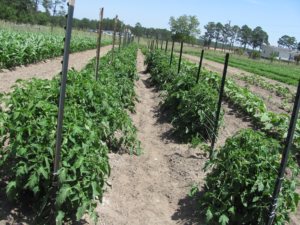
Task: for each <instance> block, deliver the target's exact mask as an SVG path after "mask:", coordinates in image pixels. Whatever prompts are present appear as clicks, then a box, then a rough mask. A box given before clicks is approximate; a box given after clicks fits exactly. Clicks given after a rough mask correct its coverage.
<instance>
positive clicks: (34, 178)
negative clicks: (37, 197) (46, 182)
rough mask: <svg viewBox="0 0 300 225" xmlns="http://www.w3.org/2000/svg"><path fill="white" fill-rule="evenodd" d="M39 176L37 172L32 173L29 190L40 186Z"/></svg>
mask: <svg viewBox="0 0 300 225" xmlns="http://www.w3.org/2000/svg"><path fill="white" fill-rule="evenodd" d="M38 181H39V179H38V176H37V172H35V171H34V172H32V173H31V175H30V177H29V181H28V183H27V184H28V185H29V188H30V189H31V190H32V189H33V188H34V187H35V186H36V185H37V184H38Z"/></svg>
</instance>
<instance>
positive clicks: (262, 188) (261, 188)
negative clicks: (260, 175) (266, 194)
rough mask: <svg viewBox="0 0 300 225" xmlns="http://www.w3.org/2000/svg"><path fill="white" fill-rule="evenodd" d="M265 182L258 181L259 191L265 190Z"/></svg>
mask: <svg viewBox="0 0 300 225" xmlns="http://www.w3.org/2000/svg"><path fill="white" fill-rule="evenodd" d="M264 187H265V186H264V184H263V183H262V181H259V182H258V191H263V190H264Z"/></svg>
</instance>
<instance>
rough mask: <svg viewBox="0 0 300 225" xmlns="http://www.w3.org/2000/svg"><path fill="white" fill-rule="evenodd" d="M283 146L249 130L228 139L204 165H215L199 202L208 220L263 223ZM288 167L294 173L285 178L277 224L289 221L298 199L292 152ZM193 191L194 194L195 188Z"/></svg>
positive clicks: (207, 177)
mask: <svg viewBox="0 0 300 225" xmlns="http://www.w3.org/2000/svg"><path fill="white" fill-rule="evenodd" d="M280 148H281V146H280V144H279V142H278V141H277V140H274V139H267V138H266V137H265V135H264V134H263V133H257V132H255V131H253V130H250V129H249V130H241V131H239V132H237V133H236V134H235V135H234V136H233V137H231V138H227V140H226V145H225V146H223V147H221V148H220V149H218V150H216V151H215V152H214V154H213V159H212V160H211V161H207V162H206V164H205V166H204V170H205V171H208V170H209V169H210V168H211V167H213V168H212V170H211V172H209V173H208V174H207V175H206V178H205V181H206V183H205V185H204V190H205V194H204V196H203V197H202V198H201V199H200V201H199V203H198V207H199V209H200V210H201V213H203V214H205V215H206V219H207V221H209V222H211V223H212V224H224V225H225V224H263V221H264V220H265V219H266V218H267V215H268V207H269V204H270V202H271V197H270V196H272V193H273V189H274V186H275V182H276V179H277V172H276V171H275V170H274V168H275V169H276V170H278V169H279V166H280V158H281V157H280V155H279V152H278V149H280ZM271 166H273V167H274V168H272V167H271ZM288 167H289V168H290V169H291V171H292V172H293V175H292V178H291V180H289V179H287V178H286V179H284V180H283V185H282V187H283V189H282V190H281V192H280V195H279V198H278V201H277V206H276V208H277V210H276V218H275V220H274V223H275V224H284V221H288V222H289V213H290V211H294V212H295V211H296V206H297V205H298V201H299V195H298V194H297V193H296V192H295V190H296V186H297V185H299V182H298V181H296V180H295V179H296V177H297V176H298V173H299V169H298V168H297V166H296V163H295V162H294V161H293V160H292V157H291V155H290V156H289V159H288ZM192 191H193V193H195V187H194V188H192ZM193 193H191V194H193Z"/></svg>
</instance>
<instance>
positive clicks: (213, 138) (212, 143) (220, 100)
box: [209, 53, 229, 159]
mask: <svg viewBox="0 0 300 225" xmlns="http://www.w3.org/2000/svg"><path fill="white" fill-rule="evenodd" d="M228 59H229V53H226V59H225V65H224V71H223V78H222V83H221V89H220V97H219V103H218V109H217V115H216V121H215V127H214V134H216V135H217V130H218V122H219V117H220V110H221V105H222V97H223V92H224V86H225V79H226V73H227V67H228ZM216 135H213V137H212V141H211V147H210V153H209V158H210V159H211V155H212V153H213V149H214V145H215V139H216Z"/></svg>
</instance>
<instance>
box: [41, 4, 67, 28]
mask: <svg viewBox="0 0 300 225" xmlns="http://www.w3.org/2000/svg"><path fill="white" fill-rule="evenodd" d="M65 2H66V0H43V3H42V4H43V6H44V8H45V10H46V12H50V10H52V28H51V32H53V26H54V17H55V16H56V15H57V14H58V15H63V14H66V11H65V10H64V7H63V6H62V4H63V3H65Z"/></svg>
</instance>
